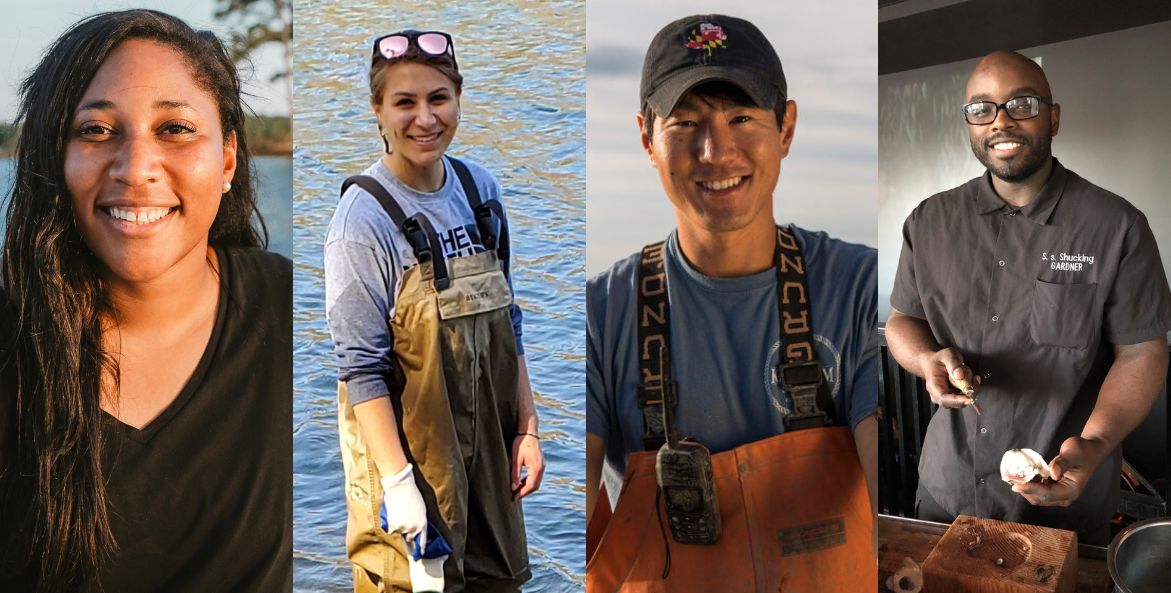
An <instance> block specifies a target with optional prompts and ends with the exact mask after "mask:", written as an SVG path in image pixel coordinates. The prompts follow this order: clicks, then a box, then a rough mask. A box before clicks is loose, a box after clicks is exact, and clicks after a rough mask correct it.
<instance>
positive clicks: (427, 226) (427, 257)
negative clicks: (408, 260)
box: [341, 175, 451, 290]
mask: <svg viewBox="0 0 1171 593" xmlns="http://www.w3.org/2000/svg"><path fill="white" fill-rule="evenodd" d="M351 185H357V186H358V187H360V188H362V189H364V190H366V193H368V194H370V195H371V196H373V197H374V199H375V200H377V201H378V204H379V205H380V206H382V209H383V210H385V211H386V213H387V214H388V215H389V216H390V220H391V221H393V222H394V226H396V227H398V229H399V230H400V231H402V233H403V236H404V237H406V238H407V243H409V244H410V246H411V251H412V252H413V253H414V254H415V259H416V260H418V261H419V263H420V264H423V263H427V262H431V264H432V269H433V271H434V277H435V287H436V288H438V289H439V290H443V289H445V288H447V287H448V285H450V284H451V279H450V278H448V275H447V263H446V261H445V260H444V259H443V250H442V249H441V248H440V245H439V237H437V236H436V235H435V228H434V227H433V226H432V225H431V221H430V220H429V219H428V218H427V216H426V215H424V214H423V213H422V212H420V213H418V214H415V215H414V216H412V217H410V218H407V215H406V213H404V212H403V209H402V206H399V204H398V201H396V200H395V199H394V196H392V195H390V192H389V191H387V190H386V188H385V187H383V186H382V184H381V183H379V182H378V180H377V179H375V178H373V177H371V176H369V175H353V176H351V177H348V178H346V180H345V181H343V182H342V192H341V195H343V196H344V195H346V190H347V189H349V188H350V186H351Z"/></svg>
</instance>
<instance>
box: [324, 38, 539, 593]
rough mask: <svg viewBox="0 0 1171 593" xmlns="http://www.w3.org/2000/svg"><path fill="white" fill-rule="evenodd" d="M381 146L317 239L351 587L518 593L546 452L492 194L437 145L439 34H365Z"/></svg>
mask: <svg viewBox="0 0 1171 593" xmlns="http://www.w3.org/2000/svg"><path fill="white" fill-rule="evenodd" d="M373 45H374V46H373V50H372V57H371V65H370V78H369V82H370V104H371V107H372V108H373V110H374V115H375V117H376V119H377V123H378V129H379V133H380V135H381V136H382V142H381V143H380V146H379V148H381V149H383V151H384V154H382V155H380V158H378V159H377V160H376V161H375V162H374V163H373V164H371V165H370V166H369V167H367V168H366V170H365V171H364V173H363V174H362V175H359V176H355V177H352V178H350V179H347V180H346V182H345V183H344V184H343V189H342V198H341V202H340V203H339V204H338V208H337V211H336V212H335V214H334V217H333V220H332V221H331V223H330V226H329V232H328V237H327V239H326V247H325V275H326V309H327V310H326V313H327V318H328V321H329V327H330V331H331V333H332V335H333V339H334V342H335V353H336V354H337V357H338V366H339V382H338V401H339V406H338V429H339V432H340V433H341V443H342V460H343V464H344V466H345V474H346V488H345V490H346V502H347V508H348V512H349V524H348V529H347V533H346V549H347V552H348V553H349V557H350V560H351V561H352V562H353V575H354V590H355V591H356V592H358V593H367V592H370V593H374V592H376V591H412V590H414V591H445V592H448V593H450V592H453V591H464V590H467V591H488V590H499V589H500V588H501V587H503V588H509V589H510V590H515V588H516V586H517V585H519V584H520V583H522V582H524V581H525V580H527V579H528V578H529V576H530V570H529V560H528V551H527V545H526V541H525V531H524V523H523V519H522V516H521V505H520V499H521V498H523V497H524V496H526V495H528V494H529V493H531V492H533V491H535V490H536V489H537V488H538V486H539V485H540V482H541V478H542V476H543V473H544V467H545V462H544V458H543V456H542V453H541V448H540V442H539V438H540V437H539V434H538V431H537V415H536V410H535V408H534V406H533V395H532V390H531V388H530V386H529V378H528V372H527V370H526V366H525V359H524V350H523V347H522V344H521V339H520V337H521V314H520V309H519V308H518V307H517V306H516V304H515V303H514V302H513V294H512V287H511V281H510V278H509V276H508V266H509V237H508V227H507V221H506V217H505V216H504V209H503V206H501V202H500V186H499V185H498V184H497V183H496V180H495V179H494V178H493V177H492V175H491V174H490V173H488V172H487V171H486V170H485V169H484V168H482V167H480V166H479V165H477V164H475V163H471V162H468V161H465V160H461V159H456V158H453V157H450V156H448V155H446V152H447V148H448V146H449V145H450V144H451V141H452V138H453V137H454V136H455V132H456V129H457V128H458V126H459V121H460V96H461V93H462V89H463V77H462V75H461V74H460V72H459V68H458V65H457V64H456V59H455V49H454V45H453V42H452V39H451V36H450V35H448V34H447V33H443V32H440V31H413V30H407V31H400V32H397V33H391V34H389V35H384V36H382V37H379V38H378V39H376V40H374V44H373Z"/></svg>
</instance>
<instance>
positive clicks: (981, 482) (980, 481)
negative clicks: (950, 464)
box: [976, 478, 984, 486]
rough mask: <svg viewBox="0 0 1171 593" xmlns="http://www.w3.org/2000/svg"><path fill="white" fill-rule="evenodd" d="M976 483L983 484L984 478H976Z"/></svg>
mask: <svg viewBox="0 0 1171 593" xmlns="http://www.w3.org/2000/svg"><path fill="white" fill-rule="evenodd" d="M976 483H977V484H979V485H981V486H983V485H984V478H980V479H979V480H976Z"/></svg>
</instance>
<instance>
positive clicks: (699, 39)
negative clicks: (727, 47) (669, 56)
mask: <svg viewBox="0 0 1171 593" xmlns="http://www.w3.org/2000/svg"><path fill="white" fill-rule="evenodd" d="M727 40H728V35H727V34H726V33H724V28H723V27H721V26H719V25H713V24H711V23H700V24H699V31H698V32H696V30H695V29H692V30H691V36H690V37H688V38H687V47H688V48H689V49H704V50H707V55H708V57H711V55H712V50H713V49H715V48H717V47H724V42H725V41H727Z"/></svg>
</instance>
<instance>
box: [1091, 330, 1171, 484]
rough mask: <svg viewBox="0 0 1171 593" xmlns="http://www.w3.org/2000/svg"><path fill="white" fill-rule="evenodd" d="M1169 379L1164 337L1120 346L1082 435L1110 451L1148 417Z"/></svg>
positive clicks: (1117, 347)
mask: <svg viewBox="0 0 1171 593" xmlns="http://www.w3.org/2000/svg"><path fill="white" fill-rule="evenodd" d="M1166 379H1167V341H1166V340H1165V339H1164V338H1158V339H1155V340H1151V341H1149V342H1143V343H1141V344H1133V345H1128V346H1116V347H1115V348H1114V364H1113V365H1111V367H1110V372H1109V373H1107V374H1106V380H1105V381H1103V383H1102V389H1101V391H1099V392H1098V401H1097V403H1095V404H1094V410H1093V412H1091V413H1090V418H1089V420H1087V421H1086V426H1085V428H1084V429H1083V430H1082V435H1081V436H1082V438H1084V439H1087V440H1095V441H1099V442H1101V443H1102V444H1103V445H1104V446H1103V447H1102V449H1103V454H1104V455H1105V454H1109V452H1110V451H1113V450H1114V448H1115V447H1117V446H1118V445H1119V444H1120V443H1122V440H1123V439H1125V438H1126V436H1127V435H1129V434H1130V433H1131V431H1133V430H1134V429H1135V428H1137V427H1138V425H1139V424H1140V423H1142V421H1143V419H1144V418H1146V417H1147V414H1148V413H1150V411H1151V407H1152V406H1154V405H1155V400H1157V399H1158V398H1159V392H1160V391H1161V390H1162V388H1163V383H1164V381H1165V380H1166ZM1099 461H1100V460H1099Z"/></svg>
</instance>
